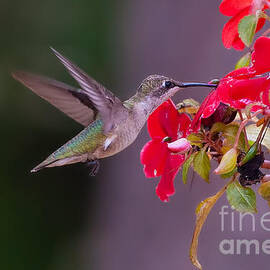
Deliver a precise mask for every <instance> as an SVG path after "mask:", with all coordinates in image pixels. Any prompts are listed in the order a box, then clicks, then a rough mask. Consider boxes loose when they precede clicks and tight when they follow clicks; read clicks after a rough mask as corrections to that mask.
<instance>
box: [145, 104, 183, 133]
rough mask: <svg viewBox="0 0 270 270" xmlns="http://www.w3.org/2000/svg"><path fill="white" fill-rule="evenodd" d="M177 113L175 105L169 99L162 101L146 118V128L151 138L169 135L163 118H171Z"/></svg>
mask: <svg viewBox="0 0 270 270" xmlns="http://www.w3.org/2000/svg"><path fill="white" fill-rule="evenodd" d="M177 114H178V112H177V110H176V108H175V105H174V104H173V102H172V101H171V100H170V99H169V100H167V101H165V102H164V103H162V104H161V105H160V106H159V107H158V108H157V109H156V110H155V111H154V112H153V113H152V114H151V115H150V116H149V118H148V120H147V128H148V132H149V134H150V136H151V138H164V137H167V136H169V135H168V132H167V130H166V126H167V124H166V121H165V123H164V118H165V119H166V118H171V117H174V116H175V115H177Z"/></svg>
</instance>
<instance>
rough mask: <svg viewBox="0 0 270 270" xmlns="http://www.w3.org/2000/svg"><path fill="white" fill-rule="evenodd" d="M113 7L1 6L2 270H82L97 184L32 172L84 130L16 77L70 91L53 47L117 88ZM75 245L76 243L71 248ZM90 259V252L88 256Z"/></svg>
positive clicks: (79, 172) (61, 173) (70, 172)
mask: <svg viewBox="0 0 270 270" xmlns="http://www.w3.org/2000/svg"><path fill="white" fill-rule="evenodd" d="M115 4H116V3H115V1H109V0H101V1H87V0H80V1H69V0H68V1H67V0H63V1H51V0H49V1H34V0H33V1H28V0H27V1H19V0H15V1H1V10H0V25H1V44H0V85H1V91H0V120H1V123H2V124H3V125H2V127H1V135H0V138H1V142H2V143H1V153H2V154H1V157H0V164H1V165H0V176H1V177H0V179H1V191H0V193H1V196H0V209H1V211H0V212H1V216H2V218H1V222H0V230H1V241H0V242H1V244H0V248H1V252H0V254H1V255H0V256H1V259H0V269H10V270H11V269H14V270H15V269H28V270H30V269H33V270H34V269H35V270H36V269H39V270H42V269H80V264H79V261H78V258H77V255H76V249H77V246H76V243H77V240H76V239H77V237H78V234H79V232H80V231H81V229H82V226H83V224H84V218H85V208H86V207H87V208H88V209H89V208H90V210H88V211H89V212H90V213H89V215H90V216H91V218H93V219H94V218H95V209H94V208H91V205H93V204H94V201H95V193H96V192H95V191H96V184H97V181H98V180H97V179H95V180H93V179H91V178H89V177H88V173H87V170H86V168H84V167H83V165H82V166H70V167H67V168H66V170H61V169H60V170H59V168H57V169H56V170H52V171H51V170H47V171H44V173H41V174H39V175H30V169H31V168H32V167H33V166H34V165H36V164H37V163H39V162H40V161H41V160H42V159H43V158H45V157H46V156H47V155H48V154H49V153H51V152H52V151H54V150H55V149H56V148H57V147H58V146H60V145H61V144H63V143H64V142H65V141H66V140H67V139H69V138H71V137H72V136H74V135H75V134H76V133H77V132H79V131H80V130H81V127H80V125H78V124H77V123H75V122H74V121H73V120H71V119H69V118H68V117H65V116H63V114H62V113H59V111H57V110H56V109H55V108H54V107H52V106H50V105H48V104H47V103H46V102H44V101H43V100H41V99H39V98H38V97H37V96H35V95H34V94H33V93H31V91H28V90H27V89H26V88H24V87H23V86H22V85H20V84H19V83H17V82H16V81H14V80H13V79H12V78H11V76H10V72H11V71H12V70H14V69H24V70H29V71H34V72H36V73H39V74H46V75H48V76H50V77H53V78H58V79H59V80H63V81H66V82H69V83H73V81H72V79H71V78H70V76H68V75H67V73H66V72H65V70H64V68H63V67H62V65H61V64H59V62H58V61H57V60H56V58H55V56H54V55H53V54H52V52H51V51H50V50H49V46H53V47H55V48H56V49H59V50H60V51H61V52H63V53H64V54H65V55H67V56H70V57H71V58H72V59H74V61H75V62H76V60H77V61H79V64H80V65H81V66H82V67H83V68H84V69H85V70H87V71H89V73H90V74H92V75H93V76H94V77H95V78H97V79H99V80H100V81H106V82H107V83H112V82H113V81H114V79H113V78H114V74H113V69H112V68H111V66H112V62H114V61H115V59H114V58H115V55H114V50H112V49H111V47H113V46H114V42H115V40H114V35H113V29H114V27H115V25H114V22H115V16H117V14H116V13H115ZM71 239H72V240H71ZM89 254H91V250H89Z"/></svg>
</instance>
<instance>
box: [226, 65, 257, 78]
mask: <svg viewBox="0 0 270 270" xmlns="http://www.w3.org/2000/svg"><path fill="white" fill-rule="evenodd" d="M255 75H256V73H255V71H254V70H252V69H251V68H250V67H242V68H238V69H236V70H233V71H232V72H230V73H228V74H227V75H226V76H225V77H224V78H229V77H232V78H234V79H239V80H240V79H248V78H253V77H254V76H255Z"/></svg>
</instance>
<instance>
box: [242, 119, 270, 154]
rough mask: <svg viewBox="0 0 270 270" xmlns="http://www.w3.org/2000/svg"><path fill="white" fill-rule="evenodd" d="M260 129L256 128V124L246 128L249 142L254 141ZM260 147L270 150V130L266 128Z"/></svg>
mask: <svg viewBox="0 0 270 270" xmlns="http://www.w3.org/2000/svg"><path fill="white" fill-rule="evenodd" d="M260 130H261V127H257V126H256V124H252V125H249V126H247V127H246V132H247V137H248V140H250V141H256V139H257V137H258V135H259V133H260ZM262 145H264V146H265V147H267V148H268V150H270V130H269V128H267V130H266V133H265V136H264V139H263V141H262Z"/></svg>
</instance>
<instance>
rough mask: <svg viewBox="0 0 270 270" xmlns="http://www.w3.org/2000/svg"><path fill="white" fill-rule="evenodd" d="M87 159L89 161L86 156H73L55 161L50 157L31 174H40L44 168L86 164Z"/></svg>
mask: <svg viewBox="0 0 270 270" xmlns="http://www.w3.org/2000/svg"><path fill="white" fill-rule="evenodd" d="M86 159H87V157H86V155H82V156H73V157H67V158H62V159H53V158H52V157H51V156H49V157H48V158H47V159H45V160H44V161H43V162H41V163H40V164H39V165H37V166H36V167H35V168H33V169H32V170H31V173H33V172H38V171H40V170H42V169H44V168H49V167H57V166H63V165H68V164H72V163H77V162H85V161H86Z"/></svg>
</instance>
